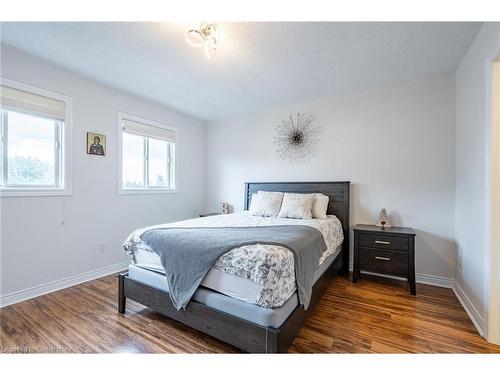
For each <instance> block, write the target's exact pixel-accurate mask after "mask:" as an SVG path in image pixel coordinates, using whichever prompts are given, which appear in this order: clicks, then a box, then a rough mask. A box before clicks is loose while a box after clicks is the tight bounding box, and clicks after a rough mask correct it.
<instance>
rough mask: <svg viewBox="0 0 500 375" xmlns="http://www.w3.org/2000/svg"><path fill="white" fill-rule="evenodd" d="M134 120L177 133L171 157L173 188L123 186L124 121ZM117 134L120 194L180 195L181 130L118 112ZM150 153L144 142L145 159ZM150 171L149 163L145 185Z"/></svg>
mask: <svg viewBox="0 0 500 375" xmlns="http://www.w3.org/2000/svg"><path fill="white" fill-rule="evenodd" d="M124 119H127V120H132V121H136V122H140V123H142V124H145V125H150V126H155V127H158V128H162V129H166V130H171V131H173V132H174V133H175V143H174V149H173V154H171V157H172V158H173V163H172V166H173V172H172V171H169V172H170V177H169V179H170V178H172V179H173V182H174V183H173V185H174V187H173V188H163V187H143V188H125V187H124V186H123V180H122V179H123V133H124V131H123V126H122V124H123V120H124ZM117 134H118V137H117V138H118V139H117V148H118V157H117V161H118V166H117V169H118V171H117V172H118V173H117V175H118V179H117V183H118V194H172V193H178V192H179V128H177V127H176V126H171V125H166V124H164V123H160V122H157V121H153V120H149V119H146V118H144V117H139V116H136V115H132V114H129V113H125V112H118V116H117ZM144 140H146V137H144ZM147 153H148V149H147V142H146V141H145V142H144V157H145V158H146V155H147ZM147 169H149V161H148V163H145V168H144V183H146V184H148V175H149V173H148V171H147Z"/></svg>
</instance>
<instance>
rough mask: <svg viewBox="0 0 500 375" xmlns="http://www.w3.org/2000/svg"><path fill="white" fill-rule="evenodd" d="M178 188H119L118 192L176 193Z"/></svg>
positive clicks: (121, 193) (131, 193) (126, 193)
mask: <svg viewBox="0 0 500 375" xmlns="http://www.w3.org/2000/svg"><path fill="white" fill-rule="evenodd" d="M178 192H179V190H178V189H160V188H152V189H119V190H118V194H120V195H135V194H176V193H178Z"/></svg>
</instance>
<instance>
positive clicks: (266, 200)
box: [249, 191, 283, 217]
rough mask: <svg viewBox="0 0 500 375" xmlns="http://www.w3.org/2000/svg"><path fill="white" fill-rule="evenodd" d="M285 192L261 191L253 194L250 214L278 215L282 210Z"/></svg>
mask: <svg viewBox="0 0 500 375" xmlns="http://www.w3.org/2000/svg"><path fill="white" fill-rule="evenodd" d="M282 200H283V193H280V192H275V191H259V192H258V193H257V194H252V201H251V202H250V210H249V211H250V215H253V216H268V217H269V216H270V217H276V215H277V214H278V212H280V207H281V201H282Z"/></svg>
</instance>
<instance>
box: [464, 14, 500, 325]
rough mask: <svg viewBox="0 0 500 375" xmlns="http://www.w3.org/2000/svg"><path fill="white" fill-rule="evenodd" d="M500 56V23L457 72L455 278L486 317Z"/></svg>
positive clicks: (487, 29) (489, 28)
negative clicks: (494, 80)
mask: <svg viewBox="0 0 500 375" xmlns="http://www.w3.org/2000/svg"><path fill="white" fill-rule="evenodd" d="M498 53H500V23H486V24H485V25H484V26H483V28H482V29H481V31H480V32H479V34H478V35H477V37H476V39H475V41H474V43H473V44H472V45H471V47H470V48H469V51H468V52H467V54H466V55H465V57H464V59H463V60H462V62H461V64H460V66H459V67H458V69H457V71H456V195H455V196H456V199H455V233H456V239H457V241H458V243H459V247H458V251H459V257H460V259H461V262H459V263H460V264H459V266H458V268H457V276H456V278H457V282H458V283H459V285H460V286H461V288H462V289H463V291H464V293H465V294H466V296H467V298H468V299H469V300H470V302H471V304H472V305H473V308H474V309H475V310H476V311H477V313H478V315H479V316H480V318H481V319H483V318H484V315H485V309H484V306H485V303H486V298H485V293H487V289H486V288H485V274H487V270H488V269H489V265H488V264H486V262H488V257H487V254H488V252H487V251H488V250H487V248H488V244H487V225H488V220H487V214H488V209H487V205H488V204H489V199H488V182H487V181H488V180H489V176H488V174H487V173H486V171H487V168H488V165H489V161H488V158H489V156H488V155H489V149H488V147H489V131H490V130H489V120H490V114H489V113H487V108H489V105H488V101H489V97H488V92H489V85H490V84H491V82H490V76H489V70H490V69H491V63H492V60H493V59H494V58H495V56H496V55H497V54H498ZM492 230H498V228H493V229H492Z"/></svg>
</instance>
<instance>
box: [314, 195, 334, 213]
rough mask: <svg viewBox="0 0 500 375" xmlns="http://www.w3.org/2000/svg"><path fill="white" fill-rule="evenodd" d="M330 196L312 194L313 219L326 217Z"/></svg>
mask: <svg viewBox="0 0 500 375" xmlns="http://www.w3.org/2000/svg"><path fill="white" fill-rule="evenodd" d="M329 201H330V197H328V195H324V194H314V201H313V205H312V209H311V213H312V217H313V219H326V211H328V202H329Z"/></svg>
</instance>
